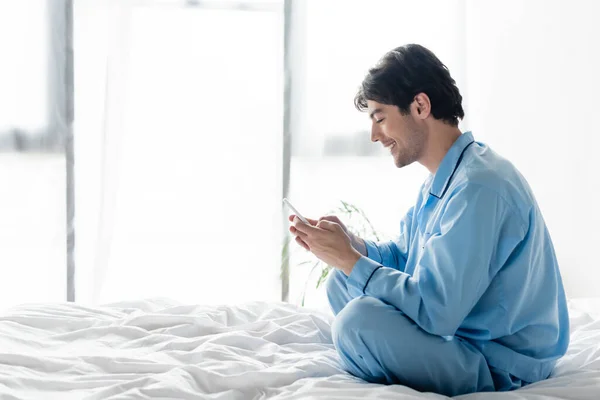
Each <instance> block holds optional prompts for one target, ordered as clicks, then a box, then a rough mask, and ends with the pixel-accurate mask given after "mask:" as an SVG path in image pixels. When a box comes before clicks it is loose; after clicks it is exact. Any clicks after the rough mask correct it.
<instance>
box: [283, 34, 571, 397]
mask: <svg viewBox="0 0 600 400" xmlns="http://www.w3.org/2000/svg"><path fill="white" fill-rule="evenodd" d="M461 103H462V97H461V95H460V93H459V90H458V88H457V87H456V83H455V81H454V79H452V77H451V76H450V73H449V71H448V69H447V68H446V66H445V65H444V64H442V62H441V61H440V60H439V59H438V58H437V57H436V56H435V55H434V54H433V53H432V52H431V51H429V50H427V49H426V48H424V47H422V46H419V45H414V44H411V45H406V46H402V47H399V48H396V49H394V50H392V51H390V52H389V53H387V54H386V55H385V56H384V57H383V58H382V60H381V61H380V62H379V63H378V64H377V66H375V67H374V68H372V69H371V70H370V71H369V73H368V74H367V76H366V77H365V79H364V81H363V82H362V85H361V88H360V90H359V92H358V94H357V95H356V98H355V105H356V107H357V108H358V109H359V110H361V111H367V112H368V115H369V117H370V120H371V124H372V126H371V139H372V141H373V142H380V143H381V144H382V145H383V146H385V147H387V148H388V149H389V151H390V152H391V154H392V156H393V158H394V163H395V164H396V166H397V167H398V168H402V167H404V166H406V165H409V164H411V163H413V162H418V163H420V164H421V165H423V166H424V167H425V168H427V169H428V170H429V172H430V173H431V174H430V176H429V178H428V179H427V180H426V181H425V182H424V183H423V186H422V187H421V190H420V191H419V193H418V196H417V201H416V204H415V205H414V206H413V207H412V208H411V209H410V210H408V213H407V214H406V215H405V217H404V218H403V219H402V220H401V221H400V233H399V237H398V238H397V239H396V240H394V241H389V242H380V243H375V242H371V241H368V240H363V239H361V238H359V237H356V236H354V235H353V234H352V233H350V232H349V231H348V230H347V229H346V227H345V226H344V225H343V223H342V222H341V221H340V220H339V219H337V218H336V217H332V216H326V217H322V218H320V219H319V220H318V221H317V220H309V222H310V225H308V224H303V223H302V222H301V221H299V220H298V218H295V217H294V216H291V217H290V220H291V221H292V222H293V224H292V226H291V227H290V230H291V232H292V233H293V234H295V235H296V241H297V242H298V243H299V244H300V245H301V246H303V247H304V248H306V249H307V250H309V251H311V252H312V253H314V254H315V255H316V256H317V257H318V258H319V259H321V260H323V261H324V262H326V263H328V264H330V265H333V266H335V267H336V270H335V271H334V273H332V274H331V276H330V278H329V280H328V283H327V295H328V298H329V302H330V305H331V308H332V310H333V312H334V313H335V314H336V318H335V322H334V325H333V339H334V343H335V346H336V349H337V351H338V353H339V355H340V357H341V359H342V361H343V362H344V364H345V366H346V368H347V370H348V371H349V372H350V373H352V374H353V375H355V376H357V377H360V378H362V379H364V380H366V381H369V382H376V383H385V384H403V385H407V386H410V387H412V388H415V389H417V390H421V391H432V392H437V393H441V394H444V395H449V396H453V395H459V394H464V393H471V392H476V391H506V390H512V389H516V388H519V387H522V386H524V385H527V384H529V383H532V382H536V381H539V380H542V379H546V378H547V377H548V376H549V374H550V373H551V371H552V369H553V367H554V364H555V362H556V360H557V359H558V358H560V357H561V356H562V355H563V354H564V353H565V352H566V349H567V347H568V343H569V320H568V314H567V306H566V300H565V293H564V289H563V285H562V280H561V276H560V272H559V268H558V263H557V260H556V256H555V253H554V248H553V245H552V241H551V239H550V235H549V233H548V229H547V228H546V225H545V223H544V219H543V217H542V214H541V212H540V210H539V208H538V205H537V203H536V201H535V198H534V195H533V193H532V191H531V188H530V187H529V185H528V184H527V182H526V180H525V179H524V178H523V176H522V175H521V174H520V173H519V171H517V169H516V168H515V167H514V166H513V165H512V164H511V163H510V162H509V161H507V160H506V159H504V158H502V157H501V156H500V155H498V154H497V153H495V152H494V151H493V150H492V149H490V147H489V146H487V145H485V144H483V143H479V142H476V141H475V140H474V138H473V135H472V134H471V133H470V132H465V133H461V131H460V130H459V129H458V120H459V119H462V118H463V117H464V112H463V108H462V104H461ZM364 184H365V186H366V188H365V190H371V191H372V193H373V196H377V192H376V191H373V189H372V188H369V187H368V184H367V183H366V182H364Z"/></svg>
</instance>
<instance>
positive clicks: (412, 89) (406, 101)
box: [354, 44, 465, 126]
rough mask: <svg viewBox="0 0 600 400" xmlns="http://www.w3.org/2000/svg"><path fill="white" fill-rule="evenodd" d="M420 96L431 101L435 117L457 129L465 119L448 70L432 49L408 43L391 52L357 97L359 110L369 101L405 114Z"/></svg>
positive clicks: (457, 92) (355, 99)
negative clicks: (424, 95) (459, 122)
mask: <svg viewBox="0 0 600 400" xmlns="http://www.w3.org/2000/svg"><path fill="white" fill-rule="evenodd" d="M419 93H425V94H426V95H427V96H429V100H430V101H431V114H433V117H434V118H436V119H439V120H442V121H444V122H447V123H449V124H451V125H453V126H458V119H459V118H460V119H463V118H464V116H465V112H464V111H463V108H462V104H461V103H462V96H461V95H460V92H459V91H458V88H457V87H456V82H455V81H454V79H452V77H451V76H450V71H448V68H447V67H446V66H445V65H444V64H443V63H442V62H441V61H440V60H439V59H438V58H437V57H436V56H435V54H433V53H432V52H431V51H430V50H428V49H426V48H425V47H423V46H421V45H418V44H407V45H404V46H401V47H397V48H395V49H394V50H392V51H390V52H388V53H387V54H386V55H384V56H383V58H382V59H381V60H380V61H379V62H378V63H377V65H376V66H375V67H374V68H371V69H370V70H369V73H368V74H367V76H366V77H365V79H364V80H363V82H362V84H361V87H360V89H359V91H358V93H357V94H356V97H354V105H355V106H356V108H357V109H358V110H359V111H365V110H366V109H367V100H372V101H376V102H378V103H382V104H390V105H395V106H397V107H398V108H399V109H400V112H401V113H402V114H403V115H406V114H408V113H409V107H410V104H411V103H412V102H413V100H414V98H415V96H416V95H417V94H419Z"/></svg>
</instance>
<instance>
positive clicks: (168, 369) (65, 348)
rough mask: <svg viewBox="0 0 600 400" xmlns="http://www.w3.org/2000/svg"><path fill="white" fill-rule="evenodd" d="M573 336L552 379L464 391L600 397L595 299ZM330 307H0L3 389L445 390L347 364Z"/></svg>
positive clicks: (337, 395) (133, 393)
mask: <svg viewBox="0 0 600 400" xmlns="http://www.w3.org/2000/svg"><path fill="white" fill-rule="evenodd" d="M569 308H570V312H571V314H570V316H571V345H570V348H569V351H568V353H567V355H566V356H565V357H564V358H562V359H561V360H560V361H559V362H558V363H557V365H556V368H555V371H554V372H553V374H552V376H551V378H550V379H548V380H546V381H544V382H539V383H536V384H532V385H530V386H527V387H525V388H522V389H519V390H517V391H514V392H510V393H476V394H471V395H465V396H459V397H458V398H460V399H468V400H474V399H536V400H538V399H590V400H592V399H593V400H598V399H600V299H577V300H571V301H570V302H569ZM331 321H332V316H331V315H328V314H327V313H323V312H320V311H316V310H308V309H303V308H300V307H296V306H293V305H291V304H286V303H264V302H253V303H247V304H243V305H238V306H198V305H184V304H179V303H177V302H175V301H173V300H169V299H152V300H145V301H138V302H123V303H115V304H110V305H106V306H102V307H86V306H83V305H78V304H72V303H64V304H33V305H23V306H19V307H14V308H11V309H8V310H6V311H4V312H3V313H2V314H0V399H2V400H5V399H7V400H12V399H44V400H47V399H61V400H63V399H89V400H91V399H140V398H153V399H204V398H206V399H267V398H268V399H271V398H273V399H311V398H323V399H361V400H364V399H443V398H445V397H444V396H439V395H436V394H433V393H420V392H417V391H415V390H412V389H410V388H407V387H405V386H400V385H396V386H384V385H376V384H368V383H365V382H363V381H361V380H359V379H357V378H354V377H352V376H350V375H349V374H347V373H346V372H344V370H343V369H342V368H341V365H340V361H339V359H338V357H337V354H336V352H335V350H334V347H333V344H332V341H331V329H330V326H331Z"/></svg>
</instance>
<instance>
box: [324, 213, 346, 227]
mask: <svg viewBox="0 0 600 400" xmlns="http://www.w3.org/2000/svg"><path fill="white" fill-rule="evenodd" d="M319 221H331V222H337V223H338V224H340V225H341V223H342V221H340V219H339V218H338V217H337V216H335V215H325V216H324V217H321V218H319Z"/></svg>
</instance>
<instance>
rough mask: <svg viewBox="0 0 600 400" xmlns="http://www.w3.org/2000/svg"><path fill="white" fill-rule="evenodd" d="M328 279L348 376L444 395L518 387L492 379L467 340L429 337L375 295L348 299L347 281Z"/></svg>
mask: <svg viewBox="0 0 600 400" xmlns="http://www.w3.org/2000/svg"><path fill="white" fill-rule="evenodd" d="M331 275H332V276H330V278H329V280H328V282H327V296H328V298H329V304H330V305H331V308H332V310H333V312H334V313H335V314H336V318H335V321H334V324H333V329H332V330H333V341H334V344H335V347H336V349H337V351H338V353H339V355H340V358H341V359H342V361H343V362H344V365H345V366H346V368H347V370H348V372H350V373H351V374H352V375H354V376H357V377H359V378H362V379H364V380H366V381H368V382H372V383H383V384H402V385H406V386H409V387H412V388H413V389H416V390H419V391H422V392H435V393H441V394H444V395H446V396H455V395H459V394H463V393H472V392H484V391H494V390H495V385H494V380H496V381H497V384H498V385H501V386H503V387H504V388H506V389H509V388H510V389H512V388H516V387H520V386H521V382H520V381H519V380H518V379H516V378H514V377H511V376H510V375H509V374H506V373H496V374H494V375H492V372H491V371H490V369H489V367H488V365H487V362H486V360H485V358H484V357H483V355H482V354H481V353H480V352H479V351H478V350H477V349H475V348H474V347H473V346H472V345H470V344H469V342H467V341H465V340H462V339H460V338H454V339H452V340H449V339H447V338H443V337H441V336H436V335H431V334H429V333H427V332H425V331H424V330H422V329H421V328H419V326H417V324H415V323H414V322H413V321H412V320H411V319H410V318H408V317H407V316H406V315H405V314H404V313H402V312H401V311H399V310H397V309H396V308H394V307H393V306H391V305H389V304H385V303H384V302H382V301H381V300H378V299H376V298H374V297H369V296H359V297H356V298H354V299H352V297H351V296H350V294H349V293H348V290H347V288H346V280H347V277H346V276H345V275H344V274H343V273H342V272H340V271H337V270H336V271H332V273H331ZM511 378H512V379H511ZM513 380H514V381H513Z"/></svg>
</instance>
